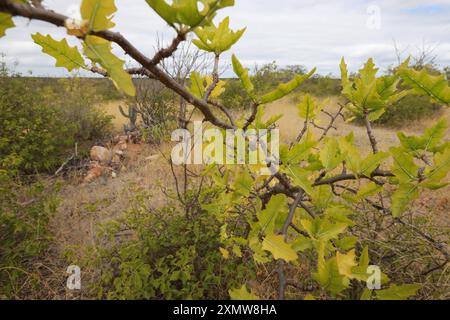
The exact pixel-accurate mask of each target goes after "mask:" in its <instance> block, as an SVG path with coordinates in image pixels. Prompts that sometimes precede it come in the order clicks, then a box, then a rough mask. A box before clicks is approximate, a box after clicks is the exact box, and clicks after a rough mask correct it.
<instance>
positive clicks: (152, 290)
mask: <svg viewBox="0 0 450 320" xmlns="http://www.w3.org/2000/svg"><path fill="white" fill-rule="evenodd" d="M147 197H148V196H147V195H140V196H138V197H137V199H138V202H137V204H136V205H135V208H134V209H133V210H131V211H130V212H128V214H127V215H126V217H125V218H124V219H123V220H120V221H115V222H112V223H109V224H108V225H106V226H105V228H104V231H103V233H102V235H103V236H105V237H106V241H105V243H108V244H110V243H111V242H112V243H114V242H115V241H114V239H117V234H118V232H119V231H120V230H124V229H127V230H129V231H132V232H133V239H135V240H125V241H123V242H121V243H117V241H116V242H115V245H113V246H112V247H111V248H104V249H103V250H101V252H102V253H101V258H100V266H99V265H97V266H95V269H98V268H100V269H101V270H102V271H101V273H102V276H101V288H100V290H99V291H100V295H101V296H102V297H103V298H108V299H156V300H158V299H227V298H228V289H229V288H233V287H236V286H238V285H240V284H241V283H242V281H243V280H244V279H246V278H247V277H248V276H249V274H251V273H254V271H253V272H252V271H249V269H251V266H252V265H253V264H250V266H248V265H245V264H243V263H242V262H240V259H238V258H236V259H235V258H230V259H228V260H224V258H223V256H222V255H221V253H220V234H221V231H220V223H219V222H218V221H217V220H215V219H214V218H213V217H211V216H210V215H208V214H206V213H205V212H200V213H199V214H198V215H197V216H196V217H195V218H192V217H186V216H185V215H183V214H181V213H180V212H179V211H180V210H178V209H177V208H176V206H175V205H170V204H169V205H168V206H166V207H164V208H163V209H161V210H156V209H149V208H148V207H147V206H146V205H144V200H143V199H145V198H147ZM174 235H176V236H174ZM247 279H248V278H247ZM97 289H98V288H97Z"/></svg>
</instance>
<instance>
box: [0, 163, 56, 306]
mask: <svg viewBox="0 0 450 320" xmlns="http://www.w3.org/2000/svg"><path fill="white" fill-rule="evenodd" d="M51 190H52V189H51V188H49V187H48V186H46V185H45V184H43V183H41V182H34V183H32V184H30V185H23V184H21V183H18V182H16V181H14V180H13V179H12V178H11V177H10V176H9V175H7V174H6V172H5V171H2V170H0V203H1V204H2V205H1V206H0V248H1V250H0V299H1V298H2V297H7V298H21V297H22V296H23V294H24V292H23V291H24V289H26V288H30V286H31V287H33V288H34V289H36V288H37V287H38V285H39V282H40V277H39V275H38V273H37V271H36V270H35V267H33V262H34V261H36V260H37V259H41V258H42V256H43V255H44V254H45V252H46V250H47V248H48V245H49V243H50V240H51V238H50V233H49V231H48V227H47V225H48V221H49V216H50V214H52V213H53V212H54V211H55V210H56V198H55V197H54V196H53V193H52V192H51Z"/></svg>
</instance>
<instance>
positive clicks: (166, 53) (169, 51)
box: [150, 33, 186, 65]
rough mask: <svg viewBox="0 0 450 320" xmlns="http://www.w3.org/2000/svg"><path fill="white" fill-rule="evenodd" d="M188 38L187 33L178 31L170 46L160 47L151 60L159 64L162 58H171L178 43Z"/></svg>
mask: <svg viewBox="0 0 450 320" xmlns="http://www.w3.org/2000/svg"><path fill="white" fill-rule="evenodd" d="M185 40H186V34H185V33H178V35H177V37H176V38H175V39H173V41H172V43H171V44H170V46H169V47H167V48H163V49H160V50H159V51H158V52H157V53H156V54H155V56H154V57H153V58H152V60H151V61H150V62H151V63H152V64H153V65H157V64H159V63H160V62H161V61H162V60H164V59H166V58H169V57H170V56H172V55H173V53H174V52H175V51H177V49H178V45H179V44H180V43H181V42H183V41H185Z"/></svg>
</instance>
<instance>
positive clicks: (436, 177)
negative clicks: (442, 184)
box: [426, 148, 450, 183]
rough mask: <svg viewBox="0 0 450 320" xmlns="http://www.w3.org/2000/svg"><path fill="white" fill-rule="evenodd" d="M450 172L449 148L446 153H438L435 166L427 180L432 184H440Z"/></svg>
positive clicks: (427, 174)
mask: <svg viewBox="0 0 450 320" xmlns="http://www.w3.org/2000/svg"><path fill="white" fill-rule="evenodd" d="M449 171H450V148H447V149H446V150H445V151H444V153H442V154H441V153H438V154H437V155H436V156H435V161H434V166H433V167H431V168H430V169H429V173H426V178H427V180H429V181H432V182H435V183H436V182H439V181H440V180H442V179H444V178H445V177H447V175H448V173H449Z"/></svg>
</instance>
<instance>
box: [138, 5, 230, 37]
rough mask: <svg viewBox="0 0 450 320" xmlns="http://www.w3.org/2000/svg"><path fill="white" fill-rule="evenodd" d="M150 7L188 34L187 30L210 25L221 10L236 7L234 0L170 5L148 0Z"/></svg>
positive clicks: (177, 28) (170, 23)
mask: <svg viewBox="0 0 450 320" xmlns="http://www.w3.org/2000/svg"><path fill="white" fill-rule="evenodd" d="M146 1H147V3H148V5H149V6H150V7H151V8H152V9H153V10H155V12H156V13H157V14H158V15H159V16H160V17H161V18H163V19H164V20H165V21H166V22H167V23H168V24H169V25H170V26H172V27H173V28H175V29H176V30H178V31H182V32H186V28H192V29H194V28H196V27H202V26H205V25H209V24H210V23H211V22H212V19H213V18H214V17H215V15H216V12H217V11H218V10H219V9H222V8H225V7H230V6H233V5H234V0H201V1H200V2H201V3H202V5H203V8H201V10H200V8H199V5H198V3H199V1H198V0H174V1H173V3H172V4H168V3H167V2H166V1H165V0H146Z"/></svg>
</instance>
